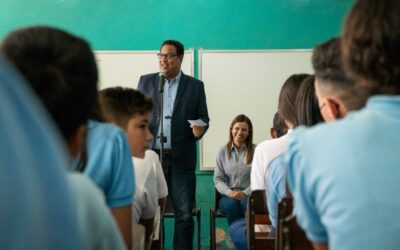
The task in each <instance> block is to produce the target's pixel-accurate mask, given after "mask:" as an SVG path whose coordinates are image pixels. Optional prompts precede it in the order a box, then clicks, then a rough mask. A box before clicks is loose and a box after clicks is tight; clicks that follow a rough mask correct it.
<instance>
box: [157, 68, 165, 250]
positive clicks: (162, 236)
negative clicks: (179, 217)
mask: <svg viewBox="0 0 400 250" xmlns="http://www.w3.org/2000/svg"><path fill="white" fill-rule="evenodd" d="M159 77H160V85H159V89H158V91H159V92H160V127H159V128H160V138H159V140H160V163H161V167H162V168H163V169H164V163H163V158H164V156H163V151H164V84H165V76H164V74H163V73H160V75H159ZM164 234H165V232H164V211H163V210H160V245H161V246H160V247H161V249H162V250H164V244H165V242H164V238H165V237H164Z"/></svg>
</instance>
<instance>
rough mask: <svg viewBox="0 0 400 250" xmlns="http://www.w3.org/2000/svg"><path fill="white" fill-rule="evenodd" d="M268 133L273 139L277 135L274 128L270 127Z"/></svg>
mask: <svg viewBox="0 0 400 250" xmlns="http://www.w3.org/2000/svg"><path fill="white" fill-rule="evenodd" d="M269 134H270V135H271V138H272V139H275V138H276V137H277V136H276V132H275V129H274V128H270V129H269Z"/></svg>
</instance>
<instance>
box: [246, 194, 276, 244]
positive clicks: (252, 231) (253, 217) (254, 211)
mask: <svg viewBox="0 0 400 250" xmlns="http://www.w3.org/2000/svg"><path fill="white" fill-rule="evenodd" d="M265 201H266V199H265V190H254V191H253V192H252V193H251V194H250V196H249V197H248V202H247V213H246V226H247V230H246V234H247V245H248V249H250V250H256V249H268V250H273V249H275V238H270V237H268V234H269V232H270V231H271V221H270V219H269V217H268V209H267V206H266V202H265Z"/></svg>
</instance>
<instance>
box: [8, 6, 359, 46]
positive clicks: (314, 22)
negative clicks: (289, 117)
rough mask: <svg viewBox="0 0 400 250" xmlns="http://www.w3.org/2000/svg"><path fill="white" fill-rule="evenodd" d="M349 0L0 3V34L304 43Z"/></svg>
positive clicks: (324, 31) (337, 20)
mask: <svg viewBox="0 0 400 250" xmlns="http://www.w3.org/2000/svg"><path fill="white" fill-rule="evenodd" d="M351 3H352V1H350V0H247V1H246V0H208V1H207V0H117V1H111V0H1V1H0V37H4V36H5V34H7V33H8V32H9V31H11V30H13V29H15V28H18V27H21V26H25V25H31V24H50V25H54V26H58V27H62V28H64V29H67V30H69V31H71V32H73V33H76V34H79V35H81V36H83V37H85V38H86V39H87V40H89V41H90V42H91V43H92V45H93V47H94V48H95V49H99V50H100V49H101V50H150V49H158V48H159V45H160V42H161V41H162V40H164V39H168V38H175V39H178V40H181V41H182V42H183V43H184V44H185V46H186V47H194V48H199V47H202V48H205V49H287V48H291V49H292V48H311V47H313V45H314V44H315V43H316V42H321V41H323V40H325V39H327V38H330V37H331V36H334V35H337V34H338V33H339V31H340V27H341V24H342V21H343V17H344V15H345V13H346V12H347V10H348V9H349V7H350V5H351Z"/></svg>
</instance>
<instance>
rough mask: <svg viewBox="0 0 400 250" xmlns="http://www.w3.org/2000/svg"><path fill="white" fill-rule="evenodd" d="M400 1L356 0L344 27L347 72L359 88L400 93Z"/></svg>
mask: <svg viewBox="0 0 400 250" xmlns="http://www.w3.org/2000/svg"><path fill="white" fill-rule="evenodd" d="M399 9H400V2H399V1H392V0H380V1H376V0H362V1H356V3H355V5H354V7H353V8H352V10H351V11H350V13H349V15H348V16H347V19H346V22H345V26H344V29H343V39H342V50H343V62H344V66H345V69H346V73H348V74H349V75H350V77H351V78H352V79H354V80H355V81H356V84H357V87H358V89H368V90H369V91H370V92H371V94H385V95H399V94H400V42H399V41H400V15H399Z"/></svg>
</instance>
